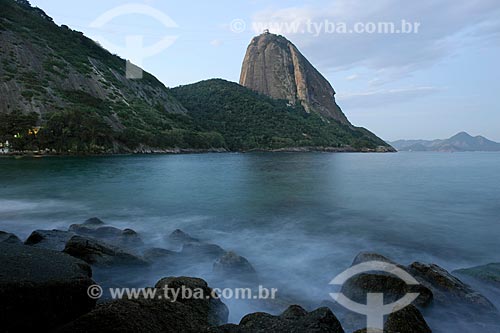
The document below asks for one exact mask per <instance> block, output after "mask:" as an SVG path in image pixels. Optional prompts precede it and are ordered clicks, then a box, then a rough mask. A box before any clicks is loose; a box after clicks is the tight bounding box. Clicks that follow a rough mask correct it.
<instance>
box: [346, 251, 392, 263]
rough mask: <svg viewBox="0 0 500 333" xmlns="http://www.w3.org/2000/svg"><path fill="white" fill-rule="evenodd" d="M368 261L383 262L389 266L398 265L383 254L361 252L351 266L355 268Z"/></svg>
mask: <svg viewBox="0 0 500 333" xmlns="http://www.w3.org/2000/svg"><path fill="white" fill-rule="evenodd" d="M368 261H382V262H386V263H389V264H393V265H397V264H396V263H395V262H394V261H392V260H391V259H389V258H387V257H385V256H383V255H381V254H378V253H375V252H360V253H359V254H358V255H357V256H356V258H354V261H353V262H352V265H351V266H355V265H358V264H361V263H364V262H368Z"/></svg>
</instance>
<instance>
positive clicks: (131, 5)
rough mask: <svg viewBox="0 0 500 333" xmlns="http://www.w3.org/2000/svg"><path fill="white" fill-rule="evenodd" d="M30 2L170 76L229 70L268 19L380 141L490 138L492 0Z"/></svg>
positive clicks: (499, 12)
mask: <svg viewBox="0 0 500 333" xmlns="http://www.w3.org/2000/svg"><path fill="white" fill-rule="evenodd" d="M30 2H31V4H32V5H34V6H37V7H40V8H42V9H43V10H44V11H45V12H46V13H47V14H48V15H49V16H51V17H52V18H54V21H55V22H56V23H57V24H65V25H68V26H69V27H70V28H72V29H74V30H78V31H82V32H83V33H84V34H85V35H86V36H88V37H90V38H92V39H94V40H96V41H98V42H99V43H100V44H101V45H103V46H104V47H105V48H107V49H108V50H110V51H111V52H113V53H115V54H118V55H120V56H121V57H123V58H125V59H130V60H132V62H134V63H137V64H140V65H141V66H142V67H143V68H144V69H145V70H147V71H148V72H150V73H152V74H153V75H155V76H156V77H157V78H158V79H159V80H160V81H162V82H163V83H164V84H165V85H166V86H168V87H174V86H178V85H184V84H189V83H194V82H197V81H201V80H206V79H210V78H223V79H226V80H230V81H235V82H238V81H239V76H240V71H241V64H242V61H243V57H244V55H245V52H246V48H247V46H248V44H249V42H250V41H251V39H252V37H254V36H255V35H258V34H260V33H262V32H263V30H264V29H265V28H268V29H269V30H270V31H271V32H272V33H278V34H282V35H284V36H285V37H287V38H288V39H289V40H290V41H292V42H293V43H294V44H295V45H296V46H297V47H298V48H299V50H300V51H301V52H302V53H303V54H304V55H305V56H306V58H308V59H309V61H310V62H311V63H312V64H313V65H314V66H315V67H316V68H317V69H318V70H319V71H320V72H321V73H322V74H323V75H324V76H325V77H326V78H327V79H328V80H329V82H330V83H331V84H332V86H333V87H334V89H335V91H336V92H337V95H336V98H337V102H338V104H339V105H340V106H341V108H342V109H343V111H344V113H345V114H346V115H347V117H348V118H349V119H350V121H351V122H352V123H353V124H355V125H356V126H363V127H366V128H368V129H370V130H371V131H373V132H374V133H376V134H377V135H379V136H380V137H382V138H383V139H385V140H388V141H393V140H397V139H437V138H441V139H442V138H447V137H450V136H452V135H454V134H456V133H458V132H460V131H467V132H469V133H470V134H471V135H484V136H486V137H487V138H490V139H492V140H496V141H500V107H499V103H498V95H499V94H500V65H499V59H500V2H499V1H498V0H468V1H465V0H459V1H456V0H421V1H403V0H377V1H369V0H310V1H307V0H303V1H296V0H288V1H278V0H265V1H264V0H239V1H234V0H219V1H218V0H213V1H201V0H200V1H194V0H183V1H170V0H137V1H135V2H134V0H131V1H121V0H107V1H102V0H100V1H97V0H86V1H71V2H68V1H64V2H63V1H60V0H31V1H30ZM402 22H404V23H402ZM386 23H390V24H392V25H393V27H394V29H393V30H392V31H393V32H394V31H396V30H400V31H401V30H402V27H405V33H390V32H391V31H388V30H385V29H384V28H383V26H384V24H386ZM379 25H381V26H382V28H380V29H379V30H375V31H371V29H372V28H373V27H375V28H376V27H377V26H379Z"/></svg>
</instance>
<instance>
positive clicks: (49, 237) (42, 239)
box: [24, 229, 75, 251]
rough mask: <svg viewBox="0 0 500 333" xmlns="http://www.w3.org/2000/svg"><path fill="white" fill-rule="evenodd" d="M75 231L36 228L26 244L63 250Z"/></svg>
mask: <svg viewBox="0 0 500 333" xmlns="http://www.w3.org/2000/svg"><path fill="white" fill-rule="evenodd" d="M74 235H75V233H73V232H70V231H62V230H55V229H54V230H35V231H33V232H32V233H31V235H30V236H29V237H28V238H27V239H26V241H25V242H24V244H26V245H30V246H35V247H41V248H45V249H50V250H55V251H62V250H64V247H65V246H66V243H67V242H68V241H69V240H70V239H71V237H73V236H74Z"/></svg>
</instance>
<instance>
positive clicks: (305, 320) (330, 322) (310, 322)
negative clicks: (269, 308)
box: [209, 305, 344, 333]
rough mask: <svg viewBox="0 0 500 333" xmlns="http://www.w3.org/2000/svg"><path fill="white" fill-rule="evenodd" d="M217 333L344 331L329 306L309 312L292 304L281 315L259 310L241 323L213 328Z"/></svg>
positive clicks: (336, 332)
mask: <svg viewBox="0 0 500 333" xmlns="http://www.w3.org/2000/svg"><path fill="white" fill-rule="evenodd" d="M209 332H215V333H267V332H273V333H289V332H296V333H301V332H308V333H314V332H325V333H326V332H329V333H343V332H344V330H343V329H342V326H341V325H340V322H339V321H338V320H337V318H336V317H335V315H334V314H333V313H332V312H331V311H330V309H328V308H319V309H317V310H314V311H312V312H307V311H306V310H304V309H303V308H301V307H300V306H298V305H292V306H290V307H289V308H288V309H287V310H285V312H283V313H282V314H281V315H279V316H272V315H270V314H268V313H263V312H257V313H252V314H249V315H246V316H245V317H243V319H241V321H240V323H239V325H234V324H229V325H223V326H220V327H215V328H211V329H210V330H209Z"/></svg>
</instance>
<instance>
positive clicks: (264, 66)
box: [0, 0, 393, 154]
mask: <svg viewBox="0 0 500 333" xmlns="http://www.w3.org/2000/svg"><path fill="white" fill-rule="evenodd" d="M0 6H1V10H0V77H1V82H0V83H1V84H0V142H1V143H2V144H5V142H7V141H8V142H9V149H10V151H11V152H12V151H39V152H51V153H63V154H68V153H70V154H86V153H93V154H99V153H123V152H152V151H158V152H179V151H206V150H218V151H250V150H294V151H295V150H324V151H378V152H386V151H393V148H392V147H391V146H390V145H388V144H387V143H385V142H384V141H383V140H381V139H379V138H378V137H377V136H375V135H374V134H372V133H371V132H369V131H368V130H366V129H364V128H359V127H355V126H353V125H352V124H351V123H350V122H349V120H348V119H347V117H346V116H345V114H344V113H343V112H342V110H341V109H340V107H339V106H338V105H337V104H336V102H335V91H334V89H333V88H332V87H331V85H330V84H329V83H328V81H327V80H326V79H325V78H324V77H323V76H322V75H321V74H320V73H319V72H318V71H317V70H316V69H315V68H314V67H313V66H312V65H311V64H310V63H309V61H307V59H306V58H305V57H304V56H303V55H302V54H301V53H300V52H299V50H298V49H297V48H296V47H295V46H294V45H293V44H292V43H291V42H289V41H288V40H287V39H285V38H284V37H282V36H277V35H274V34H269V33H264V34H262V35H260V36H258V37H255V38H254V39H253V40H252V42H251V44H250V46H249V47H248V51H247V54H246V56H245V59H244V62H243V67H242V71H241V81H240V84H237V83H233V82H228V81H224V80H221V79H212V80H207V81H202V82H199V83H195V84H190V85H185V86H180V87H177V88H173V89H169V88H167V87H165V86H164V85H163V84H162V83H161V82H160V81H159V80H157V79H156V78H155V77H154V76H153V75H151V74H149V73H144V76H143V78H142V79H138V80H130V79H127V78H126V77H125V67H126V62H125V60H124V59H122V58H120V57H119V56H116V55H113V54H111V53H110V52H108V51H107V50H105V49H104V48H102V47H101V46H100V45H99V44H98V43H96V42H95V41H93V40H91V39H89V38H87V37H85V36H84V35H83V34H82V33H81V32H78V31H74V30H72V29H70V28H69V27H67V26H65V25H62V26H58V25H56V24H55V23H54V22H53V20H52V19H51V18H50V17H49V16H47V15H46V14H45V13H44V12H43V11H42V10H41V9H39V8H34V7H32V6H31V5H30V4H29V2H28V1H26V0H0Z"/></svg>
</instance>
